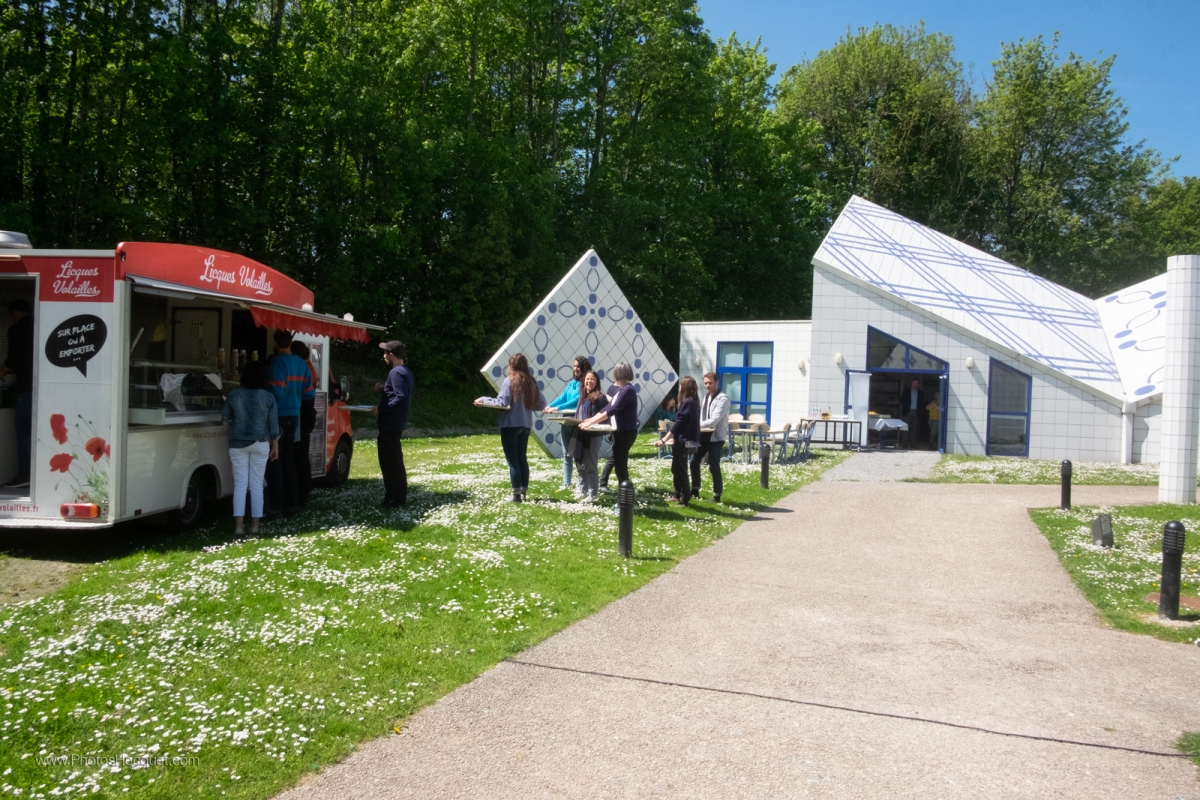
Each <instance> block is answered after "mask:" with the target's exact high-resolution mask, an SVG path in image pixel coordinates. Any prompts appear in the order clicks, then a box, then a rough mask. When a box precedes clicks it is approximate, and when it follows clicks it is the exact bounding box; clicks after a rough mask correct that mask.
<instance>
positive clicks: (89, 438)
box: [46, 414, 112, 517]
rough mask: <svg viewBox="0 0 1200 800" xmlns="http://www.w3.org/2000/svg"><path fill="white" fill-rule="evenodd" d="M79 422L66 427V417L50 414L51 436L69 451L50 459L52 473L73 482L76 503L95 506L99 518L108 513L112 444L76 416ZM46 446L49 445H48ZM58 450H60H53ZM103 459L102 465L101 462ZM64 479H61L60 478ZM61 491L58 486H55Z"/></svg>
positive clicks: (59, 453)
mask: <svg viewBox="0 0 1200 800" xmlns="http://www.w3.org/2000/svg"><path fill="white" fill-rule="evenodd" d="M76 418H77V420H78V421H77V422H74V423H72V424H70V425H68V424H67V418H66V415H65V414H51V415H50V435H51V436H52V437H53V438H54V441H55V442H56V443H57V444H59V445H66V448H67V449H68V450H69V451H70V452H66V453H64V452H55V453H54V455H52V456H50V472H52V473H55V472H59V473H62V475H63V478H65V479H67V480H68V481H69V482H70V487H71V492H72V494H73V496H74V501H75V502H76V503H95V504H96V505H98V506H100V516H102V517H103V516H107V514H108V480H109V479H108V467H109V460H110V458H111V456H112V445H110V444H109V443H108V442H106V441H105V440H104V437H102V436H100V435H99V434H98V433H97V431H96V428H95V426H94V425H93V424H92V422H91V421H90V420H86V419H84V418H83V415H82V414H77V415H76ZM46 444H47V446H50V445H49V442H47V443H46ZM52 449H53V450H56V451H59V450H60V448H58V447H52ZM102 459H103V462H102V461H101V460H102ZM60 480H61V479H60ZM54 488H55V490H57V489H58V484H56V485H55V487H54Z"/></svg>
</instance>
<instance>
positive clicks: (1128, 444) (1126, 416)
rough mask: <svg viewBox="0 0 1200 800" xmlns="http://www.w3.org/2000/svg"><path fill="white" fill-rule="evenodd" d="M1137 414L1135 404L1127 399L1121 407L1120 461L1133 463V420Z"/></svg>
mask: <svg viewBox="0 0 1200 800" xmlns="http://www.w3.org/2000/svg"><path fill="white" fill-rule="evenodd" d="M1136 416H1137V406H1135V405H1134V404H1133V403H1130V402H1129V401H1126V402H1125V406H1124V407H1123V408H1122V409H1121V463H1122V464H1132V463H1133V421H1134V418H1135V417H1136Z"/></svg>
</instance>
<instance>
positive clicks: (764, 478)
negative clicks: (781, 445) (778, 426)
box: [758, 442, 771, 489]
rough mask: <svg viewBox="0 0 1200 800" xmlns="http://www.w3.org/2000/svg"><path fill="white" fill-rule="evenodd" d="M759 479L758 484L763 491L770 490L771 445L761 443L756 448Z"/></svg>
mask: <svg viewBox="0 0 1200 800" xmlns="http://www.w3.org/2000/svg"><path fill="white" fill-rule="evenodd" d="M758 464H759V470H760V473H759V478H758V482H759V484H760V485H761V486H762V488H764V489H770V488H771V445H769V444H767V443H766V442H763V443H762V444H760V445H759V446H758Z"/></svg>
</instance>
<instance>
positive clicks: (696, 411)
mask: <svg viewBox="0 0 1200 800" xmlns="http://www.w3.org/2000/svg"><path fill="white" fill-rule="evenodd" d="M672 442H674V443H675V446H674V447H673V448H672V450H671V476H672V477H673V478H674V479H675V501H676V502H677V503H679V504H680V505H684V506H686V505H687V504H688V500H689V499H690V498H691V496H692V484H691V481H690V476H689V475H688V456H689V455H691V454H692V453H695V452H696V451H697V450H698V449H699V447H700V399H699V392H698V391H697V388H696V379H695V378H693V377H692V376H690V375H688V376H685V377H684V378H683V379H682V380H681V381H679V410H678V411H676V412H675V425H674V427H672V428H671V432H670V433H668V434H667V435H666V436H663V437H662V438H661V439H659V440H658V441H657V442H655V443H654V445H655V447H663V446H665V445H668V444H671V443H672Z"/></svg>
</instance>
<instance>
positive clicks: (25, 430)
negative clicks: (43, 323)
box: [0, 298, 33, 489]
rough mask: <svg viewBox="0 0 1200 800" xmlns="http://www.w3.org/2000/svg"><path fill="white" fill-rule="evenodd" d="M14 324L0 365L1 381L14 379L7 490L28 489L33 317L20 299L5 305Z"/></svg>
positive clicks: (30, 439) (31, 404) (31, 439)
mask: <svg viewBox="0 0 1200 800" xmlns="http://www.w3.org/2000/svg"><path fill="white" fill-rule="evenodd" d="M8 313H9V314H11V315H12V320H13V324H12V327H10V328H9V329H8V358H7V359H6V360H5V361H4V364H3V365H0V378H3V377H5V376H6V375H8V374H9V373H12V374H14V375H16V376H17V382H16V385H15V386H14V387H13V388H14V389H15V390H16V393H17V409H16V410H17V414H16V416H17V419H16V433H17V475H16V477H14V478H13V479H12V480H11V481H9V482H8V483H6V484H4V486H5V488H8V489H20V488H24V487H26V486H28V485H29V469H30V467H29V454H30V449H31V447H32V443H33V314H32V312H31V311H30V308H29V303H27V302H25V301H24V300H21V299H20V298H18V299H16V300H13V301H12V302H11V303H9V304H8Z"/></svg>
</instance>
